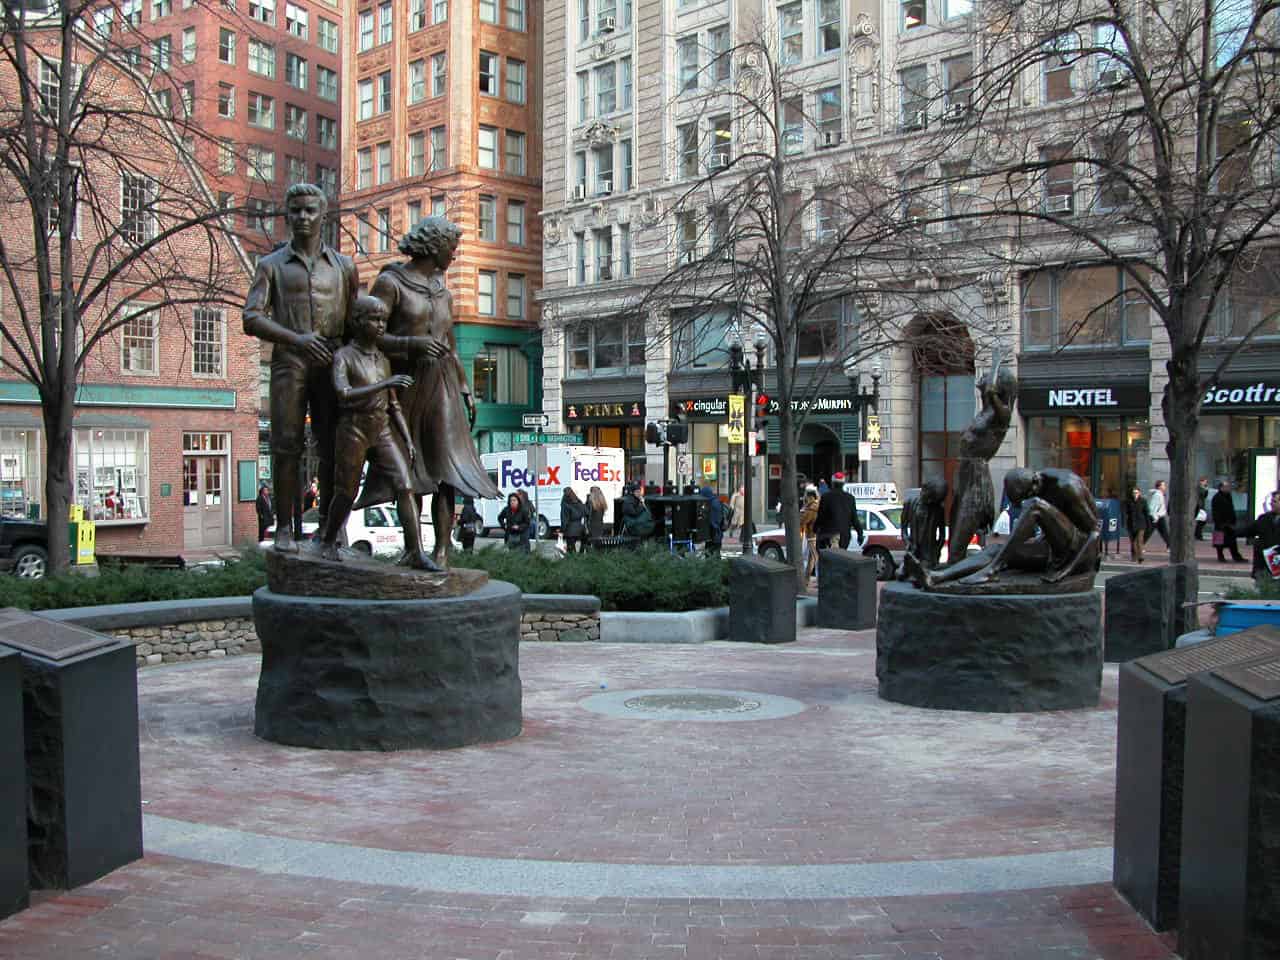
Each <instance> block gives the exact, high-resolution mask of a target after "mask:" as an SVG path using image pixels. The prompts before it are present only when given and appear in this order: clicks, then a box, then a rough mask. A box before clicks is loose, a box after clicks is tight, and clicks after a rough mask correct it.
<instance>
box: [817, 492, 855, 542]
mask: <svg viewBox="0 0 1280 960" xmlns="http://www.w3.org/2000/svg"><path fill="white" fill-rule="evenodd" d="M831 479H832V480H833V481H834V482H833V484H832V487H831V489H830V490H828V491H827V492H826V493H824V494H823V495H822V497H821V498H820V499H819V500H818V519H817V520H815V521H814V524H813V526H814V530H815V532H816V533H817V539H818V549H819V550H828V549H830V547H831V541H832V540H835V541H836V542H837V543H839V544H840V549H841V550H848V549H849V530H850V528H852V529H854V530H857V531H858V539H859V540H861V539H862V521H861V520H859V519H858V501H857V500H855V499H854V498H853V494H851V493H846V492H845V489H844V474H843V473H837V474H836V475H835V476H834V477H832V478H831Z"/></svg>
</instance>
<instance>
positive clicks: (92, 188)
mask: <svg viewBox="0 0 1280 960" xmlns="http://www.w3.org/2000/svg"><path fill="white" fill-rule="evenodd" d="M112 14H117V15H118V20H116V22H115V23H114V24H113V19H114V18H113V16H112ZM2 26H3V29H2V30H0V58H2V59H3V69H2V72H0V90H2V95H0V102H2V106H0V165H2V166H3V170H4V176H3V179H2V180H0V203H3V206H4V225H5V228H4V230H3V231H0V271H2V272H3V276H4V281H5V284H6V286H7V288H8V289H7V291H6V293H7V296H6V300H7V302H8V304H9V306H10V310H9V317H10V320H9V321H7V322H6V323H5V324H4V325H3V328H2V336H3V352H2V354H0V363H2V364H3V366H4V367H5V368H6V369H7V370H9V371H12V372H14V373H16V374H17V375H18V376H19V377H21V378H22V379H23V380H25V381H27V382H28V383H30V384H31V385H32V386H33V387H34V388H35V389H36V391H37V392H38V395H39V400H40V406H41V414H42V418H43V423H44V429H45V436H46V449H47V461H46V469H45V476H44V500H45V509H46V516H47V517H48V519H49V521H50V523H49V560H50V566H51V568H52V569H53V570H55V571H56V570H59V569H62V568H64V567H65V566H66V565H67V562H68V544H67V526H66V524H65V523H60V522H56V521H57V520H59V519H60V518H63V517H66V516H67V508H68V505H69V503H70V502H71V501H72V471H71V441H72V417H73V413H74V408H75V397H76V388H77V384H78V383H79V381H80V379H81V377H82V374H83V373H84V371H85V370H86V368H87V367H88V366H89V365H90V364H91V363H93V362H95V357H97V356H99V355H105V354H104V352H103V348H105V347H107V346H108V345H110V344H112V343H114V342H116V341H117V340H118V339H119V337H120V336H121V335H122V328H124V327H125V325H126V324H129V323H146V324H159V323H165V324H185V323H186V322H187V321H186V319H184V318H189V317H190V314H191V310H192V308H193V307H195V306H197V305H199V306H214V305H218V304H225V305H228V306H238V305H239V304H240V303H241V302H242V299H243V298H242V291H243V289H244V286H245V284H246V281H247V269H248V263H247V261H246V259H245V257H244V254H243V252H242V251H241V250H240V248H239V246H238V244H237V243H236V242H235V239H234V237H233V236H232V235H231V234H230V233H229V232H228V222H229V221H228V219H227V218H226V216H225V214H226V211H222V210H219V209H218V207H217V204H216V202H215V200H214V198H213V197H212V196H211V195H210V193H209V191H208V188H207V187H206V186H205V184H204V182H203V180H202V179H201V177H200V175H199V172H198V170H197V168H196V165H195V162H194V156H195V153H196V151H197V150H198V149H199V150H204V149H213V148H214V147H215V144H214V143H213V142H211V141H209V140H208V138H207V136H206V135H204V134H203V133H202V132H201V131H200V130H199V129H197V128H196V126H195V124H194V123H192V122H191V120H190V115H191V111H190V108H189V106H188V105H187V104H186V103H184V102H183V101H184V97H185V95H186V91H185V90H183V89H181V88H179V87H178V86H177V84H175V83H173V82H172V81H171V80H169V79H168V74H167V72H166V71H167V69H168V66H169V57H170V56H171V51H170V50H169V49H168V48H167V46H166V45H165V44H162V43H159V42H155V41H152V42H150V43H147V42H143V41H142V40H141V38H139V37H138V36H136V35H132V37H131V35H130V34H129V23H128V20H127V17H126V16H125V14H124V8H123V7H122V8H120V9H119V10H113V9H112V8H111V7H106V8H105V9H102V10H99V9H95V7H94V6H90V5H88V4H83V3H70V4H66V5H54V4H52V3H51V4H50V5H49V6H48V8H44V7H41V6H40V5H39V4H32V3H28V4H5V6H4V12H3V21H2ZM130 38H131V39H130ZM130 43H132V44H133V45H132V46H130V45H129V44H130ZM118 355H119V354H118V353H117V354H113V356H118Z"/></svg>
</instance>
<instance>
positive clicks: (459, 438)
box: [244, 183, 501, 570]
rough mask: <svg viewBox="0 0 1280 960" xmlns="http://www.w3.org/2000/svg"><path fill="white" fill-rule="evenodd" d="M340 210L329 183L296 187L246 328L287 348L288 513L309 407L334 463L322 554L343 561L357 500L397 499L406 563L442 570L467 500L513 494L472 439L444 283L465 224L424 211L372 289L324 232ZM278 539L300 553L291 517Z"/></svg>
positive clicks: (284, 485) (274, 388)
mask: <svg viewBox="0 0 1280 960" xmlns="http://www.w3.org/2000/svg"><path fill="white" fill-rule="evenodd" d="M327 207H328V204H327V201H326V198H325V195H324V191H323V190H321V189H320V188H319V187H318V186H315V185H314V184H306V183H300V184H294V185H293V186H291V187H290V188H289V190H288V192H287V193H286V194H285V218H286V220H287V222H288V224H289V230H290V234H291V239H290V241H289V242H288V243H285V244H282V245H281V246H280V247H278V248H277V249H275V250H273V251H272V252H271V253H268V254H267V255H265V256H264V257H262V258H261V259H260V260H259V262H258V266H257V269H256V271H255V273H254V277H253V282H252V284H251V285H250V287H249V293H248V296H247V298H246V301H245V307H244V329H245V332H246V333H249V334H251V335H254V336H257V337H260V338H261V339H263V340H268V341H270V342H271V343H272V344H273V345H274V346H273V348H272V353H271V391H270V407H271V456H272V476H273V478H274V487H275V489H274V494H275V513H276V515H277V516H278V517H282V518H283V517H291V516H293V512H294V504H295V502H296V501H297V499H298V498H299V497H300V496H301V492H302V490H301V475H300V469H301V458H302V452H303V446H304V443H305V434H306V423H307V417H308V414H309V415H310V420H311V430H312V434H313V436H314V438H315V443H316V448H317V452H318V455H319V462H320V469H319V513H320V541H321V554H322V556H324V557H325V558H327V559H330V560H336V559H338V558H339V555H338V540H339V536H340V534H341V531H342V529H343V527H344V526H345V524H346V521H347V517H348V516H349V515H350V513H351V511H352V510H353V509H360V508H363V507H365V506H370V505H373V504H377V503H384V502H387V501H393V502H395V503H396V505H397V508H398V510H399V514H400V521H401V524H402V525H403V527H404V537H405V555H404V559H403V560H402V562H403V563H405V564H406V565H408V566H412V567H416V568H418V569H423V570H441V569H444V568H445V567H447V565H448V560H449V541H450V535H451V532H452V527H453V513H454V505H455V502H456V498H457V497H459V496H462V497H486V498H497V497H500V496H501V493H500V491H499V490H498V488H497V487H496V486H495V485H494V483H493V481H492V480H490V479H489V476H488V474H487V473H486V472H485V470H484V467H483V466H482V465H481V463H480V458H479V456H478V455H477V453H476V449H475V445H474V443H472V440H471V428H472V426H473V425H474V422H475V402H474V400H473V399H472V396H471V391H470V387H469V386H468V382H467V377H466V373H465V371H464V370H463V368H462V361H461V360H460V359H459V357H458V354H457V347H456V344H455V341H454V334H453V301H452V298H451V296H450V294H449V291H448V290H446V289H445V284H444V280H445V274H446V271H447V270H448V268H449V264H450V263H451V262H452V261H453V259H454V257H455V256H456V255H457V251H458V244H459V241H460V239H461V236H462V232H461V230H459V229H458V227H457V226H456V225H454V224H453V223H450V222H449V221H448V220H446V219H445V218H443V217H427V218H425V219H423V220H421V221H419V222H418V223H417V224H415V225H413V226H412V227H411V228H410V230H409V232H408V233H407V234H405V236H404V237H402V238H401V240H400V243H399V250H400V252H401V253H403V254H405V255H406V256H407V257H408V258H409V259H408V261H407V262H404V263H394V264H390V265H388V266H386V267H384V268H383V269H382V270H381V272H379V274H378V276H377V278H376V279H375V280H374V282H373V286H372V287H371V288H370V290H369V293H368V294H362V293H361V292H360V281H359V276H358V274H357V270H356V266H355V262H354V261H353V260H352V259H351V258H350V257H348V256H345V255H344V254H341V253H339V252H338V251H336V250H334V249H333V248H332V247H330V246H328V244H326V243H324V241H323V239H322V231H321V226H322V224H323V222H324V218H325V214H326V212H327ZM366 464H367V472H366ZM362 474H364V486H363V489H359V487H360V479H361V475H362ZM357 493H358V496H357ZM426 494H433V496H432V502H431V517H432V523H433V524H434V527H435V534H436V537H435V549H434V552H433V554H432V556H430V557H429V556H427V554H426V552H425V551H424V550H423V549H422V546H421V533H420V527H419V523H420V514H421V509H420V504H421V499H422V497H423V496H424V495H426ZM275 548H276V549H277V550H282V551H296V550H297V549H298V544H297V543H296V542H295V541H294V539H293V531H292V529H291V527H290V525H289V524H288V523H283V522H282V523H279V524H277V526H276V534H275Z"/></svg>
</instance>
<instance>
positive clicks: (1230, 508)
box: [1209, 480, 1245, 563]
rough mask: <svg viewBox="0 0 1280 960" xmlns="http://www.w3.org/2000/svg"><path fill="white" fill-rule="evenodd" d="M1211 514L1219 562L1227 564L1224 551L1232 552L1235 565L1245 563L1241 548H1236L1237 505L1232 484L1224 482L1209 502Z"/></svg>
mask: <svg viewBox="0 0 1280 960" xmlns="http://www.w3.org/2000/svg"><path fill="white" fill-rule="evenodd" d="M1209 513H1210V515H1211V516H1212V517H1213V548H1214V549H1215V550H1217V551H1218V562H1219V563H1226V562H1227V558H1226V557H1224V556H1223V555H1222V551H1223V550H1230V551H1231V561H1232V562H1233V563H1244V562H1245V559H1244V557H1242V556H1240V548H1239V547H1237V546H1236V505H1235V503H1234V502H1233V501H1232V499H1231V484H1229V483H1227V481H1225V480H1223V481H1222V482H1221V483H1220V484H1218V492H1217V493H1215V494H1214V495H1213V499H1212V500H1210V501H1209Z"/></svg>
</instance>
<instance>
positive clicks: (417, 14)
mask: <svg viewBox="0 0 1280 960" xmlns="http://www.w3.org/2000/svg"><path fill="white" fill-rule="evenodd" d="M426 25H427V0H409V32H410V33H414V32H416V31H418V30H422V29H424V28H425V27H426Z"/></svg>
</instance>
